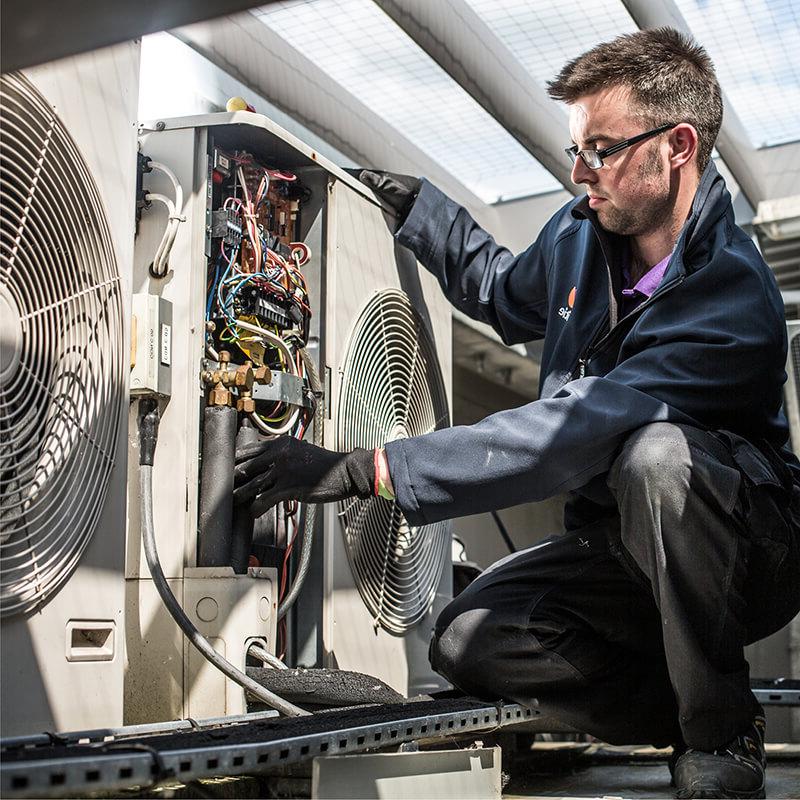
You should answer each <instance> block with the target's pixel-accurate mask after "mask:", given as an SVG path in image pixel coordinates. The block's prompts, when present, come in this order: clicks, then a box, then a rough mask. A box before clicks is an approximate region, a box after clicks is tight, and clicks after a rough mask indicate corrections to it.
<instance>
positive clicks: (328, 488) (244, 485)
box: [233, 436, 375, 517]
mask: <svg viewBox="0 0 800 800" xmlns="http://www.w3.org/2000/svg"><path fill="white" fill-rule="evenodd" d="M374 454H375V451H374V450H365V449H364V448H362V447H359V448H357V449H356V450H353V451H351V452H349V453H336V452H334V451H332V450H325V449H323V448H322V447H317V446H316V445H313V444H309V443H308V442H303V441H301V440H300V439H294V438H293V437H291V436H279V437H277V438H275V439H269V440H267V441H264V442H256V443H255V444H249V445H246V446H245V447H242V448H240V449H239V450H237V451H236V467H235V469H234V472H233V476H234V486H235V489H234V491H233V499H234V501H235V502H236V503H242V504H244V503H251V504H252V505H251V512H252V514H253V516H254V517H259V516H261V514H263V513H264V512H265V511H266V510H267V509H268V508H271V507H272V506H274V505H275V504H276V503H279V502H280V501H281V500H299V501H301V502H303V503H330V502H333V501H334V500H344V499H345V498H346V497H355V496H358V497H362V498H366V497H371V496H372V495H373V494H374V487H375V461H374Z"/></svg>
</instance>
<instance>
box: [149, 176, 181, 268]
mask: <svg viewBox="0 0 800 800" xmlns="http://www.w3.org/2000/svg"><path fill="white" fill-rule="evenodd" d="M148 164H149V166H150V168H151V169H157V170H158V171H159V172H163V173H164V175H166V176H167V178H168V179H169V181H170V183H171V184H172V188H173V190H174V191H175V201H174V203H173V202H172V201H171V200H170V199H169V198H168V197H166V196H165V195H163V194H157V193H154V192H151V193H148V194H147V195H146V197H145V199H146V200H157V201H159V202H161V203H164V205H166V206H167V210H168V212H169V222H168V223H167V227H166V230H165V231H164V235H163V236H162V237H161V242H160V244H159V245H158V249H157V250H156V254H155V257H154V258H153V267H152V269H153V273H154V274H155V275H158V276H159V277H162V278H163V277H164V276H165V275H166V274H167V269H168V263H169V254H170V252H171V251H172V245H173V244H174V243H175V237H176V236H177V235H178V225H180V223H181V222H185V221H186V217H184V216H182V214H183V187H182V186H181V184H180V181H178V178H177V176H176V175H175V173H174V172H173V171H172V170H171V169H170V168H169V167H168V166H167V165H166V164H162V163H161V162H159V161H149V162H148Z"/></svg>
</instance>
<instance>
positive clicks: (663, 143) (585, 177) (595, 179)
mask: <svg viewBox="0 0 800 800" xmlns="http://www.w3.org/2000/svg"><path fill="white" fill-rule="evenodd" d="M629 95H630V92H629V90H628V89H626V88H621V87H613V88H610V89H603V90H602V91H600V92H596V93H595V94H591V95H586V96H584V97H580V98H578V99H577V100H576V101H575V102H574V103H572V104H571V106H570V116H569V129H570V134H571V136H572V140H573V142H574V143H575V144H577V145H578V149H579V150H591V149H595V150H602V149H603V148H605V147H609V146H611V145H612V144H616V143H617V142H620V141H622V140H623V139H628V138H629V137H631V136H635V135H636V134H639V133H644V132H645V131H646V130H648V129H649V127H650V126H647V125H643V123H642V122H641V121H640V120H637V119H636V118H635V117H634V115H633V114H632V113H631V111H630V102H629ZM668 153H669V144H668V139H667V136H665V135H661V136H656V137H654V138H653V139H648V140H645V141H643V142H640V143H639V144H635V145H633V146H632V147H629V148H627V149H626V150H622V151H621V152H619V153H615V154H614V155H611V156H609V157H608V158H607V159H605V160H604V163H603V166H602V167H600V169H597V170H593V169H590V168H589V167H587V166H586V164H585V163H584V162H583V159H582V158H577V159H575V164H574V165H573V167H572V180H573V182H574V183H577V184H581V183H583V184H586V192H587V194H588V195H589V205H590V207H591V208H593V209H594V211H595V212H596V214H597V218H598V220H599V221H600V224H601V225H602V226H603V227H604V228H605V229H606V230H608V231H611V232H613V233H619V234H623V235H626V236H639V235H642V234H646V233H649V232H650V231H652V230H655V229H656V228H658V227H660V226H662V225H664V224H665V223H666V221H667V220H668V219H669V215H670V211H671V209H672V205H673V202H674V198H673V197H672V196H671V192H670V170H669V159H668Z"/></svg>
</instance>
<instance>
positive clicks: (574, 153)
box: [564, 122, 678, 169]
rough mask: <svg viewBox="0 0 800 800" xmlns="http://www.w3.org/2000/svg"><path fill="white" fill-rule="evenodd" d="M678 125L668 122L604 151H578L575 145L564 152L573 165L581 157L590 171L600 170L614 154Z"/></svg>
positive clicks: (566, 148)
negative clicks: (604, 162) (605, 159)
mask: <svg viewBox="0 0 800 800" xmlns="http://www.w3.org/2000/svg"><path fill="white" fill-rule="evenodd" d="M677 124H678V123H677V122H668V123H667V124H666V125H661V126H659V127H658V128H653V130H651V131H647V133H640V134H638V135H637V136H631V138H630V139H624V140H623V141H621V142H617V143H616V144H612V145H611V147H606V148H605V149H604V150H578V145H576V144H574V145H572V147H565V148H564V152H565V153H566V154H567V156H568V157H569V160H570V162H571V163H573V164H574V163H575V159H576V158H577V157H578V156H580V157H581V158H582V159H583V163H584V164H586V166H587V167H589V169H600V167H602V166H603V159H604V158H608V157H609V156H612V155H614V153H619V151H620V150H625V149H626V148H628V147H631V146H632V145H634V144H638V143H639V142H643V141H644V140H645V139H650V138H652V137H653V136H658V134H659V133H664V131H668V130H669V129H670V128H674V127H675V126H676V125H677Z"/></svg>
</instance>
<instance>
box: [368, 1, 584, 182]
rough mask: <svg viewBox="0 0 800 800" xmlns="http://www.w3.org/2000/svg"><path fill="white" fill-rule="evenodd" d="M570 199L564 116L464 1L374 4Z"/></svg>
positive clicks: (567, 140) (379, 2)
mask: <svg viewBox="0 0 800 800" xmlns="http://www.w3.org/2000/svg"><path fill="white" fill-rule="evenodd" d="M374 2H375V3H376V4H377V5H378V6H379V7H380V8H381V9H383V11H384V12H385V13H386V14H387V15H388V16H389V17H391V18H392V19H393V20H394V21H395V22H396V23H397V24H398V25H399V26H400V27H401V28H402V29H403V30H404V31H405V32H406V33H407V34H408V35H409V36H410V37H411V38H412V39H413V40H414V41H415V42H416V43H417V44H418V45H419V46H420V47H421V48H422V49H423V50H424V51H425V52H426V53H427V54H428V55H429V56H430V57H431V58H432V59H433V60H434V61H435V62H436V63H437V64H438V65H439V66H440V67H441V68H442V69H443V70H444V71H445V72H447V74H448V75H450V77H452V78H453V80H454V81H456V83H458V84H459V85H460V86H461V87H462V88H463V89H464V90H465V91H466V92H467V93H468V94H470V95H471V96H472V97H473V98H474V99H475V100H476V101H477V102H478V103H479V104H480V105H481V106H483V108H484V109H486V111H488V112H489V114H491V115H492V116H493V117H494V118H495V119H496V120H497V121H498V122H499V123H500V125H502V126H503V127H504V128H505V129H506V130H507V131H508V132H509V133H510V134H511V135H512V136H513V137H514V138H515V139H516V140H517V141H518V142H519V143H520V144H521V145H522V146H523V147H524V148H525V149H526V150H527V151H528V152H529V153H530V154H531V155H533V156H534V157H535V158H536V159H537V160H538V161H539V162H540V163H541V164H542V165H543V166H544V167H545V168H546V169H547V170H548V171H549V172H550V173H551V174H552V175H553V176H554V177H555V178H556V179H557V180H558V181H559V182H560V183H561V184H562V185H563V186H564V188H565V189H567V191H569V192H571V193H572V194H574V195H579V194H583V191H582V189H581V188H579V187H577V186H575V184H573V183H572V180H571V179H570V172H571V170H570V165H569V161H568V160H567V158H566V156H565V155H564V148H565V147H566V146H567V145H568V144H569V143H570V136H569V125H568V120H567V115H566V113H565V112H564V111H563V110H562V109H561V108H560V107H559V106H558V104H557V103H556V102H555V101H553V100H551V99H550V97H548V95H547V93H546V92H545V90H544V89H543V88H542V87H541V86H539V84H538V83H537V82H536V80H535V79H534V78H533V77H532V76H531V75H530V74H529V73H528V71H527V70H526V69H525V68H524V67H523V66H522V64H520V62H519V61H518V60H517V59H516V58H515V57H514V56H513V54H512V53H511V51H510V50H509V49H508V48H507V47H506V46H505V45H504V44H503V42H501V41H500V39H498V38H497V36H495V34H494V33H493V32H492V31H491V30H490V29H489V27H488V26H487V25H486V23H485V22H484V21H483V20H482V19H481V18H480V17H479V16H478V15H477V14H476V13H475V11H473V9H472V8H471V7H470V6H469V5H468V4H467V3H466V2H465V0H436V2H435V3H432V2H430V0H374Z"/></svg>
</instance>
